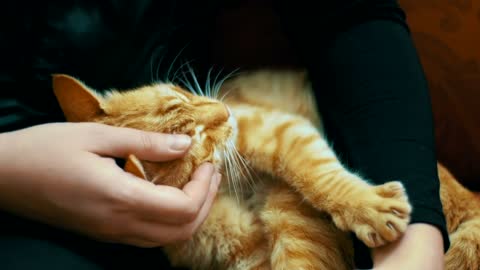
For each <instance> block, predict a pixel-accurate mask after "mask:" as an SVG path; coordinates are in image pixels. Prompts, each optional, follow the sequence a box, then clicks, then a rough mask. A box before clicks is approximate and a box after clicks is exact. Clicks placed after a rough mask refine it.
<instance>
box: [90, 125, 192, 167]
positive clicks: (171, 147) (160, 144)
mask: <svg viewBox="0 0 480 270" xmlns="http://www.w3.org/2000/svg"><path fill="white" fill-rule="evenodd" d="M89 128H90V129H91V130H90V134H93V135H92V137H91V138H92V140H94V141H93V142H91V141H90V142H88V146H87V147H88V148H89V149H88V150H90V151H91V152H94V153H96V154H99V155H106V156H112V157H123V158H126V157H127V156H128V155H130V154H133V155H135V156H137V157H138V158H139V159H141V160H148V161H166V160H172V159H175V158H179V157H181V156H183V155H184V154H185V152H186V151H187V150H188V148H189V147H190V144H191V138H190V137H189V136H187V135H182V134H176V135H174V134H164V133H155V132H146V131H142V130H137V129H132V128H124V127H113V126H108V125H101V124H94V125H90V126H89Z"/></svg>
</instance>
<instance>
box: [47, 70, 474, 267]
mask: <svg viewBox="0 0 480 270" xmlns="http://www.w3.org/2000/svg"><path fill="white" fill-rule="evenodd" d="M305 82H306V80H305V78H304V76H302V74H297V73H295V72H290V73H286V74H281V73H275V72H270V73H269V72H259V73H255V74H253V75H246V76H243V77H240V78H238V79H236V80H232V81H231V82H229V83H227V84H226V86H225V87H224V89H231V88H236V89H235V91H232V92H231V93H232V94H231V95H230V96H228V98H227V100H225V102H224V103H222V102H220V101H218V100H215V99H213V98H208V97H203V96H196V95H193V94H191V93H189V92H187V91H185V90H183V89H181V88H180V87H178V86H175V85H172V84H162V83H160V84H152V85H149V86H145V87H142V88H139V89H133V90H131V91H127V92H115V91H112V92H110V93H109V94H107V95H105V96H102V95H99V94H97V93H95V92H94V91H93V90H91V89H89V88H88V87H87V86H86V85H84V84H83V83H81V82H80V81H78V80H76V79H74V78H71V77H69V76H66V75H56V76H54V81H53V87H54V91H55V94H56V96H57V99H58V101H59V103H60V105H61V107H62V109H63V111H64V113H65V116H66V117H67V120H68V121H74V122H78V121H93V122H99V123H104V124H108V125H115V126H125V127H131V128H138V129H143V130H148V131H155V132H167V133H184V134H188V135H190V136H192V138H193V144H192V147H191V149H190V152H189V154H188V155H187V156H186V157H185V158H183V159H181V160H176V161H171V162H166V163H153V162H145V161H139V160H137V159H136V158H135V157H134V156H130V157H129V159H128V161H127V164H126V170H128V171H130V172H132V173H134V174H136V175H138V176H140V177H142V178H144V179H147V180H149V181H153V182H155V183H158V184H166V185H172V186H177V187H181V186H183V185H184V184H185V183H186V182H187V181H188V180H189V177H190V175H191V173H192V171H193V170H194V169H195V168H196V167H197V166H198V165H199V164H201V163H203V162H206V161H210V162H213V163H214V164H216V166H218V167H219V169H221V170H223V174H224V176H226V178H227V181H224V184H223V187H221V190H220V192H219V194H218V195H217V199H216V201H215V203H214V206H213V207H212V210H211V212H210V215H209V217H208V218H207V220H206V221H205V223H204V224H203V225H202V226H201V228H200V229H199V231H198V232H197V233H196V234H195V235H194V237H193V238H192V239H190V240H188V241H185V242H182V243H178V244H175V245H170V246H167V247H165V250H166V252H167V254H168V255H169V258H170V260H171V262H172V263H173V264H174V265H178V266H187V267H189V268H192V269H351V268H352V260H351V258H352V254H353V250H352V246H351V242H350V240H349V238H348V235H347V233H348V232H349V231H353V232H355V233H356V235H357V237H359V239H361V240H363V241H364V242H365V243H366V244H367V245H368V246H370V247H375V246H379V245H382V244H384V243H386V242H388V241H393V240H395V239H397V238H398V237H399V236H400V235H401V234H402V233H403V232H404V231H405V229H406V226H407V224H408V222H409V214H410V211H411V209H410V206H409V204H408V200H407V197H406V195H405V193H404V190H403V187H402V185H401V184H400V183H399V182H390V183H387V184H384V185H380V186H373V185H371V184H369V183H368V182H367V181H365V180H364V179H362V177H360V176H358V175H356V174H354V173H352V172H349V171H348V170H346V169H345V168H344V167H343V166H342V164H340V162H339V161H338V159H337V158H336V156H335V154H334V153H333V151H332V150H331V149H330V148H329V146H328V144H327V142H326V141H325V140H324V138H323V137H322V135H321V133H320V132H318V129H317V128H316V126H315V125H314V124H312V123H320V122H319V117H318V116H317V115H316V113H315V112H316V109H315V107H314V105H313V103H311V102H309V100H310V99H308V94H309V90H308V89H309V88H308V85H307V84H305ZM277 86H282V88H278V87H277ZM299 87H301V88H300V89H299ZM255 88H262V91H261V92H262V93H265V91H269V90H270V91H271V92H270V93H271V94H270V95H267V96H268V98H265V97H262V96H260V95H258V94H255V93H259V92H260V91H255ZM302 89H304V90H305V91H301V90H302ZM275 91H279V92H278V93H280V94H277V95H275ZM288 93H290V94H292V98H291V99H286V98H285V95H287V94H288ZM299 93H303V94H304V95H302V94H299ZM295 104H296V105H298V106H294V105H295ZM309 119H310V120H309ZM442 176H443V177H442V199H443V200H444V205H446V207H445V209H446V210H447V212H448V211H450V213H451V215H453V216H450V215H448V214H447V218H448V221H449V230H450V231H451V232H453V231H455V233H453V234H452V248H451V250H450V252H449V254H454V256H447V262H448V263H449V265H455V263H457V264H458V263H459V264H458V265H460V266H459V267H460V268H458V267H457V269H478V240H477V241H475V238H472V237H475V230H474V229H473V230H472V229H471V228H473V227H474V226H477V231H480V230H479V229H480V228H479V226H478V222H477V223H476V224H475V219H474V218H475V217H476V216H478V213H477V212H475V211H476V210H470V212H468V211H463V212H462V213H463V214H464V215H462V217H460V218H458V219H455V218H457V217H459V216H460V215H459V214H456V212H457V210H458V209H461V208H462V207H464V206H463V205H462V204H461V203H462V202H461V201H459V198H465V197H468V196H471V197H472V198H470V197H469V203H470V204H472V201H474V199H473V195H471V193H469V192H468V191H466V190H464V189H462V187H461V186H459V185H458V183H456V182H455V181H454V180H453V178H452V177H451V176H450V175H448V173H446V172H445V175H442ZM445 179H447V182H446V184H445V183H444V182H445V181H444V180H445ZM231 191H234V192H233V194H232V193H231ZM445 194H447V195H445ZM459 194H460V195H459ZM459 196H461V197H459ZM475 202H476V203H478V201H475ZM476 209H479V207H478V206H477V207H476ZM453 220H456V222H453ZM469 222H470V223H469ZM469 224H471V225H469ZM465 225H466V226H465ZM472 232H473V233H472ZM477 235H478V232H477ZM457 239H458V240H457ZM462 245H463V246H462ZM474 245H476V247H477V249H476V250H473V251H472V252H471V254H469V252H468V250H469V249H471V248H473V247H475V246H474ZM475 252H476V253H475ZM466 256H470V257H472V259H470V260H469V261H468V262H465V261H461V260H460V259H461V258H467V257H466ZM475 256H476V258H475ZM466 263H470V264H471V265H467V264H466ZM475 265H476V266H477V268H475V267H476V266H475ZM468 267H470V268H468ZM472 267H473V268H472ZM452 269H453V268H452Z"/></svg>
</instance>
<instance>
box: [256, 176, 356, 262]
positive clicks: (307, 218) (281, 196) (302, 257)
mask: <svg viewBox="0 0 480 270" xmlns="http://www.w3.org/2000/svg"><path fill="white" fill-rule="evenodd" d="M260 216H261V218H262V221H263V223H264V224H265V230H266V232H267V233H266V235H267V237H268V242H269V245H270V249H271V250H272V255H271V265H272V269H274V270H290V269H295V270H316V269H318V270H351V269H353V261H352V260H353V247H352V243H351V240H350V239H349V237H348V235H347V233H346V232H342V231H341V230H339V229H338V228H337V227H336V226H335V225H334V224H333V223H332V221H331V219H330V217H328V216H326V215H325V214H323V215H322V214H321V213H320V212H318V211H317V210H316V209H314V208H313V207H311V206H310V205H309V204H308V203H306V202H305V201H303V199H302V197H301V195H300V194H298V193H296V192H294V191H293V190H292V189H291V188H290V187H288V186H286V185H285V184H283V183H279V184H278V185H275V186H274V187H272V188H271V190H270V192H269V193H268V195H267V198H266V202H265V205H264V208H263V209H262V211H261V215H260Z"/></svg>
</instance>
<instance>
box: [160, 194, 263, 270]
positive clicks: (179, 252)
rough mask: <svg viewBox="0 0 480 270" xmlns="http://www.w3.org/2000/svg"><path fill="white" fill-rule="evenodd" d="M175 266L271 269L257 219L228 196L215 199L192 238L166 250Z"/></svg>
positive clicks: (209, 269)
mask: <svg viewBox="0 0 480 270" xmlns="http://www.w3.org/2000/svg"><path fill="white" fill-rule="evenodd" d="M165 251H166V253H167V255H168V257H169V259H170V261H171V263H172V265H174V266H180V267H188V268H189V269H195V270H270V262H269V258H270V252H269V251H268V245H267V244H266V240H265V233H264V229H263V224H261V222H260V220H259V218H258V216H255V215H254V213H253V212H251V211H249V210H248V209H247V208H246V207H244V206H243V205H241V204H239V203H238V202H237V201H235V199H232V198H231V197H229V196H227V195H221V196H217V199H216V201H215V203H214V204H213V206H212V208H211V210H210V214H209V216H208V218H207V219H206V221H205V222H204V224H202V226H201V227H200V229H199V230H198V231H197V232H196V233H195V235H194V236H193V238H191V239H189V240H188V241H186V242H183V243H179V244H176V245H172V246H168V247H165Z"/></svg>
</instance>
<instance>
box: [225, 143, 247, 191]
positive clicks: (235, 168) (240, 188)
mask: <svg viewBox="0 0 480 270" xmlns="http://www.w3.org/2000/svg"><path fill="white" fill-rule="evenodd" d="M227 145H228V144H227ZM227 149H228V154H229V158H230V160H231V163H232V168H231V169H232V174H233V176H234V179H233V181H234V182H235V183H236V185H237V186H238V191H239V192H240V194H243V184H242V183H243V181H242V177H241V176H242V175H241V171H240V170H239V166H238V165H239V164H238V161H237V160H236V158H235V155H234V152H233V151H232V148H231V147H227Z"/></svg>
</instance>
